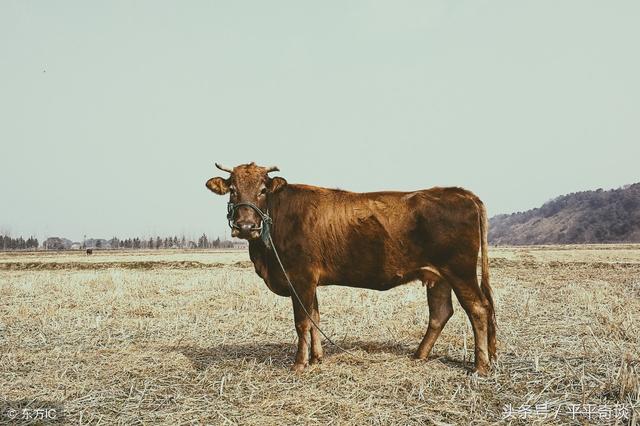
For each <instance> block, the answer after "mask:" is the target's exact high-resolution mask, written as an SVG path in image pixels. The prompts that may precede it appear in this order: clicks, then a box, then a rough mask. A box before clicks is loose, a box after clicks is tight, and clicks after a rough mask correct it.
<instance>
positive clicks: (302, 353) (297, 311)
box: [291, 285, 315, 372]
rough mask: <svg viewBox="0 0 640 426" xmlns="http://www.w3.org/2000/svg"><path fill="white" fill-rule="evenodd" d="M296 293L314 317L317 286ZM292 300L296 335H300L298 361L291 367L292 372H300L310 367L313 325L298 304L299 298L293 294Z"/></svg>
mask: <svg viewBox="0 0 640 426" xmlns="http://www.w3.org/2000/svg"><path fill="white" fill-rule="evenodd" d="M296 291H297V292H298V296H300V300H301V301H302V303H303V304H304V308H305V309H306V310H307V312H308V313H309V314H310V315H314V313H313V312H314V309H313V302H314V297H315V285H314V286H311V287H310V288H296ZM291 299H292V300H293V317H294V320H295V323H296V333H297V334H298V351H297V352H296V360H295V362H294V364H293V365H292V366H291V371H295V372H300V371H302V370H304V369H305V367H307V366H308V365H309V346H310V345H309V332H310V331H311V328H312V323H311V321H310V320H309V317H308V316H307V314H306V312H305V311H304V309H303V307H302V305H301V304H300V302H298V298H296V296H295V295H293V294H292V295H291ZM314 319H315V318H314Z"/></svg>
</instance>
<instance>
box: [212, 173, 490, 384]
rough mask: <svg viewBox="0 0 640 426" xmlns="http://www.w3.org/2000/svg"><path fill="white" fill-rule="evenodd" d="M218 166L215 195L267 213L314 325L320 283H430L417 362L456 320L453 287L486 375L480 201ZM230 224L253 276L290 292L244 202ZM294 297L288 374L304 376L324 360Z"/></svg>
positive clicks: (378, 286)
mask: <svg viewBox="0 0 640 426" xmlns="http://www.w3.org/2000/svg"><path fill="white" fill-rule="evenodd" d="M216 166H217V167H218V168H219V169H221V170H224V171H226V172H229V173H230V176H229V177H228V178H226V179H225V178H222V177H214V178H211V179H209V180H208V181H207V183H206V186H207V188H209V189H210V190H211V191H213V192H215V193H216V194H220V195H223V194H226V193H230V203H232V204H238V203H252V204H253V205H255V206H257V207H258V208H259V209H260V210H261V211H262V212H264V213H268V214H269V215H270V216H271V218H272V220H273V225H272V227H271V235H272V238H273V242H274V245H275V247H276V249H277V250H278V253H279V254H280V258H281V259H282V262H283V264H284V267H285V269H286V270H287V273H288V274H289V277H290V278H291V281H292V283H293V286H294V288H295V289H296V291H297V293H298V294H299V296H300V298H301V300H302V303H303V304H304V307H305V308H306V310H307V311H308V312H309V313H310V315H311V316H312V317H313V320H314V321H315V322H316V324H317V323H319V321H320V313H319V310H318V298H317V296H316V287H317V286H322V285H343V286H350V287H360V288H369V289H374V290H389V289H391V288H393V287H396V286H398V285H401V284H405V283H407V282H410V281H414V280H421V281H422V282H423V283H429V286H428V287H429V288H428V290H427V294H428V304H429V326H428V328H427V332H426V334H425V336H424V338H423V339H422V342H421V343H420V346H419V347H418V349H417V351H416V353H415V358H418V359H424V358H426V357H428V356H429V353H430V352H431V349H432V348H433V345H434V343H435V341H436V339H437V338H438V336H439V335H440V332H441V331H442V328H443V327H444V326H445V324H446V323H447V321H448V320H449V318H450V317H451V315H452V314H453V306H452V304H451V290H453V292H454V293H455V294H456V296H457V298H458V300H459V301H460V304H461V305H462V307H463V308H464V310H465V311H466V313H467V315H468V316H469V319H470V321H471V324H472V326H473V333H474V338H475V371H477V372H478V373H479V374H481V375H485V374H487V372H488V371H489V368H490V362H491V361H492V360H493V359H494V358H495V353H496V322H495V314H494V305H493V298H492V295H491V287H490V285H489V259H488V257H487V215H486V211H485V208H484V205H483V203H482V201H480V199H479V198H478V197H477V196H476V195H474V194H473V193H472V192H470V191H467V190H465V189H462V188H431V189H425V190H419V191H413V192H391V191H385V192H371V193H354V192H348V191H342V190H337V189H327V188H319V187H316V186H309V185H299V184H295V185H294V184H288V183H287V181H286V180H285V179H283V178H281V177H273V178H272V177H269V175H268V173H269V172H272V171H278V168H277V167H270V168H266V167H259V166H257V165H256V164H255V163H251V164H243V165H240V166H237V167H235V168H233V169H230V168H227V167H223V166H220V165H218V164H216ZM229 223H230V225H231V226H232V228H233V231H232V236H234V237H239V238H244V239H247V240H249V254H250V257H251V260H252V261H253V264H254V266H255V270H256V273H257V274H258V275H259V276H260V277H261V278H262V279H263V280H264V282H265V283H266V284H267V286H268V287H269V289H271V291H273V292H274V293H276V294H278V295H280V296H286V297H290V296H292V295H291V294H290V290H289V287H288V284H287V282H286V279H285V277H284V274H283V273H282V270H281V269H280V267H279V265H278V263H277V260H276V258H275V256H274V253H273V251H272V250H271V249H270V248H269V247H268V246H267V245H266V244H265V242H264V240H263V239H261V238H260V236H261V229H262V227H263V226H264V224H263V223H262V221H261V218H260V215H259V214H258V213H257V212H256V211H255V210H253V209H252V208H251V207H250V206H247V205H241V206H236V208H234V209H232V210H231V214H230V218H229ZM479 250H480V251H481V256H482V279H481V284H480V285H478V277H477V275H476V267H477V260H478V251H479ZM292 300H293V313H294V319H295V326H296V331H297V334H298V351H297V354H296V359H295V363H294V364H293V366H292V367H291V368H292V370H294V371H300V370H303V369H304V368H305V367H306V366H307V365H308V364H309V362H310V363H311V364H313V363H317V362H320V361H321V359H322V346H321V341H320V334H319V332H318V330H317V329H316V328H315V327H313V326H312V322H311V321H310V320H309V318H308V317H307V316H306V314H305V312H304V309H302V306H300V302H298V300H297V299H296V298H295V297H292ZM308 333H310V335H311V360H309V345H308V343H307V335H308Z"/></svg>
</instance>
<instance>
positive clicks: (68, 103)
mask: <svg viewBox="0 0 640 426" xmlns="http://www.w3.org/2000/svg"><path fill="white" fill-rule="evenodd" d="M638 22H640V2H637V1H615V2H605V1H586V0H579V1H557V0H555V1H528V2H519V1H512V0H510V1H478V0H474V1H452V0H447V1H437V2H428V1H393V2H391V1H388V2H379V1H322V2H306V1H297V0H296V1H274V2H264V1H253V2H240V1H234V2H222V1H220V2H214V1H202V2H196V1H190V2H159V1H136V2H134V1H122V2H117V1H109V2H97V1H56V2H51V1H22V0H16V1H8V0H3V1H0V117H2V121H1V124H0V143H1V155H2V163H1V166H0V182H1V183H0V200H1V201H0V203H1V205H2V207H1V210H0V230H9V231H11V232H12V233H13V234H14V235H15V234H24V235H27V234H35V235H37V236H39V237H41V238H42V237H44V236H52V235H63V236H67V237H69V238H72V239H79V238H81V237H82V235H83V234H87V235H90V236H94V237H105V238H109V237H111V236H113V235H119V236H127V235H148V234H156V233H159V234H168V233H171V234H181V233H183V232H184V233H186V234H187V235H197V234H200V233H202V232H207V233H209V234H212V235H217V234H220V235H223V233H224V231H225V230H226V221H225V217H224V216H225V202H226V199H225V198H223V197H215V196H214V195H213V194H211V193H210V192H208V191H207V190H206V189H205V187H204V182H205V180H206V179H208V178H209V177H211V176H215V175H219V174H222V172H218V171H217V170H216V169H214V166H213V163H214V161H219V162H222V163H225V164H228V165H235V164H238V163H244V162H248V161H253V160H255V161H256V162H258V163H261V164H277V165H278V166H280V168H281V170H282V172H281V173H280V175H281V176H283V177H285V178H287V179H288V180H289V181H290V182H304V183H309V184H315V185H320V186H329V187H341V188H344V189H350V190H354V191H371V190H381V189H399V190H412V189H418V188H427V187H430V186H434V185H461V186H464V187H467V188H469V189H471V190H473V191H474V192H476V193H477V194H478V195H479V196H480V197H481V198H483V199H484V200H485V202H486V204H487V206H488V209H489V212H490V214H496V213H503V212H512V211H517V210H525V209H529V208H531V207H535V206H538V205H540V204H541V203H543V202H544V201H546V200H548V199H550V198H552V197H554V196H556V195H559V194H563V193H567V192H572V191H577V190H584V189H595V188H598V187H603V188H609V187H616V186H620V185H623V184H626V183H631V182H637V181H639V180H640V178H639V176H638V164H637V163H638V158H639V157H640V155H639V154H640V143H639V142H640V141H639V139H640V138H639V136H640V117H639V113H640V81H639V78H638V76H640V55H639V53H638V42H639V41H640V25H638Z"/></svg>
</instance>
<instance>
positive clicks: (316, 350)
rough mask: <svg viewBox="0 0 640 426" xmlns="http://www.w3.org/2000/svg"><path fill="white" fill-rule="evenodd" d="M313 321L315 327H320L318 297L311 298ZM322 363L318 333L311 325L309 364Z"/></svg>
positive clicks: (315, 295) (320, 342)
mask: <svg viewBox="0 0 640 426" xmlns="http://www.w3.org/2000/svg"><path fill="white" fill-rule="evenodd" d="M312 315H313V320H314V321H315V323H316V325H317V326H319V325H320V310H319V309H318V295H317V293H316V294H314V296H313V314H312ZM321 362H322V340H320V332H319V331H318V329H317V328H316V327H315V326H313V324H311V361H309V363H310V364H319V363H321Z"/></svg>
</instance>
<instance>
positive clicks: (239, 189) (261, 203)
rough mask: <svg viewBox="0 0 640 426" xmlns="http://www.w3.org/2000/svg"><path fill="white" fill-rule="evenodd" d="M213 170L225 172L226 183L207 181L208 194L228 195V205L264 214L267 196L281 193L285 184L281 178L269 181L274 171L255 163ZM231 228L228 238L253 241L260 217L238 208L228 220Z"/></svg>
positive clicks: (214, 179) (275, 169)
mask: <svg viewBox="0 0 640 426" xmlns="http://www.w3.org/2000/svg"><path fill="white" fill-rule="evenodd" d="M216 167H217V168H219V169H220V170H222V171H225V172H228V173H229V177H228V178H227V179H225V178H222V177H214V178H211V179H209V180H208V181H207V183H206V185H207V188H209V190H211V191H213V192H215V193H216V194H218V195H224V194H226V193H229V202H231V203H233V204H239V203H251V204H253V205H255V206H256V207H258V208H259V209H260V210H262V211H263V212H266V211H267V200H268V198H269V196H270V195H271V194H273V193H275V192H277V191H279V190H280V189H282V188H283V187H284V186H285V185H286V184H287V181H286V180H284V179H283V178H281V177H273V178H272V177H269V173H270V172H277V171H279V169H278V168H277V167H260V166H257V165H256V164H255V163H250V164H241V165H239V166H237V167H234V168H233V169H231V168H229V167H224V166H221V165H220V164H218V163H216ZM230 221H231V223H232V225H233V227H232V231H231V236H232V237H238V238H244V239H246V240H252V239H255V238H258V237H260V230H261V227H262V223H261V222H262V220H261V219H260V215H259V214H258V213H257V212H256V211H255V210H253V209H252V208H251V207H248V206H239V207H238V208H237V209H235V210H234V214H233V217H231V218H230Z"/></svg>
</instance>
